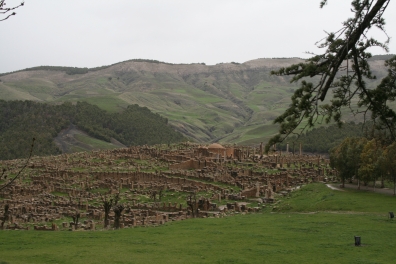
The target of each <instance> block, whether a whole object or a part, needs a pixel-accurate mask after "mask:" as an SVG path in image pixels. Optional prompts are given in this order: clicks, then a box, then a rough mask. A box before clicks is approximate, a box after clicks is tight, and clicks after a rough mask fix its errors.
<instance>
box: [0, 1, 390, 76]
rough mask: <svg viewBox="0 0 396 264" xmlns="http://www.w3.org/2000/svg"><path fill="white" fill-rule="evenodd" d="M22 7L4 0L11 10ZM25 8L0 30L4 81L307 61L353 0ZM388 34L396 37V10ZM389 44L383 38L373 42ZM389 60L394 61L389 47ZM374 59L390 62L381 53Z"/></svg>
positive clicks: (0, 69) (97, 3)
mask: <svg viewBox="0 0 396 264" xmlns="http://www.w3.org/2000/svg"><path fill="white" fill-rule="evenodd" d="M20 1H21V0H18V1H16V0H6V3H7V4H8V7H11V6H13V5H17V4H18V3H20ZM319 2H320V0H210V1H209V0H199V1H196V0H162V1H161V0H139V1H134V0H112V1H108V0H106V1H105V0H25V6H23V7H21V8H19V9H17V10H16V12H17V15H16V16H13V17H11V18H10V19H8V20H6V21H3V22H0V36H1V41H0V73H3V72H9V71H14V70H20V69H24V68H28V67H34V66H41V65H51V66H74V67H96V66H102V65H109V64H113V63H117V62H120V61H125V60H129V59H138V58H142V59H154V60H160V61H165V62H170V63H193V62H205V63H206V64H208V65H212V64H217V63H221V62H231V61H235V62H241V63H242V62H245V61H248V60H253V59H257V58H272V57H302V58H307V57H309V56H310V55H307V54H305V52H306V51H310V52H317V53H319V52H320V50H319V49H317V48H316V46H315V42H317V41H318V40H320V39H322V38H323V37H325V36H326V34H325V32H324V30H325V31H327V32H334V31H336V30H338V29H339V28H340V27H341V22H343V21H344V20H346V18H348V17H351V16H352V13H351V12H350V2H351V0H329V4H328V5H327V6H326V7H325V8H324V9H320V8H319ZM394 2H395V1H393V2H392V3H391V4H389V6H388V8H387V10H386V12H385V19H386V21H387V27H386V29H387V32H388V33H389V35H390V36H391V37H392V34H393V37H394V38H395V37H396V33H395V32H396V12H395V11H396V9H395V7H396V4H395V3H394ZM375 36H376V37H379V38H380V39H382V40H384V39H385V36H384V35H375ZM389 47H390V53H396V42H395V40H394V39H391V42H390V45H389ZM372 53H373V54H385V53H386V52H385V51H383V50H380V49H376V50H373V51H372Z"/></svg>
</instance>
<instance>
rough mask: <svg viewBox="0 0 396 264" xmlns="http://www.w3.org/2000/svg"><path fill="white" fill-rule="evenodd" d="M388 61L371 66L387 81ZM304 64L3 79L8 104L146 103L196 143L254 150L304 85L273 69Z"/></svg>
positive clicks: (266, 62) (133, 67)
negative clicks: (252, 147) (273, 71)
mask: <svg viewBox="0 0 396 264" xmlns="http://www.w3.org/2000/svg"><path fill="white" fill-rule="evenodd" d="M384 59H386V57H378V58H377V59H376V58H375V57H374V58H373V59H372V60H371V65H372V69H373V72H374V74H376V75H377V76H378V77H379V79H380V78H381V77H382V76H384V75H385V74H386V70H385V67H384V66H383V62H384ZM301 61H302V60H301V59H298V58H283V59H282V58H281V59H257V60H252V61H247V62H245V63H242V64H238V63H220V64H217V65H211V66H208V65H204V64H200V63H195V64H170V63H164V62H159V61H151V60H130V61H125V62H120V63H116V64H113V65H110V66H102V67H97V68H92V69H88V68H72V67H51V66H42V67H35V68H30V69H25V70H21V71H17V72H13V73H5V74H1V75H0V79H1V81H0V98H2V99H3V100H33V101H39V102H47V103H54V104H58V103H61V102H76V101H86V102H88V103H91V104H94V105H97V106H99V107H100V108H102V109H104V110H107V111H109V112H113V113H115V112H120V111H122V110H123V109H126V107H127V106H128V105H131V104H138V105H139V106H143V107H147V108H149V109H150V110H151V111H153V112H154V113H158V114H160V115H161V116H163V117H165V118H167V119H168V120H169V124H170V125H171V126H172V127H174V128H175V129H176V130H177V131H179V132H181V133H182V134H183V135H185V136H186V137H188V138H190V139H192V140H194V141H197V142H215V141H220V142H228V143H238V144H253V143H258V142H260V141H266V140H267V139H268V138H269V137H270V136H271V135H273V134H274V133H276V132H277V127H276V126H274V125H273V124H272V122H273V120H274V118H275V117H277V116H278V115H279V114H281V113H282V112H283V111H284V110H285V108H286V107H287V106H288V104H289V102H290V97H291V95H292V93H293V91H294V89H295V88H296V87H297V85H298V84H290V82H289V80H290V78H288V77H277V76H271V75H270V72H271V70H275V69H278V68H279V67H285V66H288V65H290V64H293V63H298V62H301ZM377 82H379V81H378V80H376V81H374V82H373V83H372V85H374V84H375V83H377ZM345 119H346V120H354V119H355V117H352V116H350V115H346V116H345Z"/></svg>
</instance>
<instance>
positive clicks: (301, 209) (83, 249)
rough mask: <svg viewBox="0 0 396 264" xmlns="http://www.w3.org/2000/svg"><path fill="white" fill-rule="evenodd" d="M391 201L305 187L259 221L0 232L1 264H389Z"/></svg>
mask: <svg viewBox="0 0 396 264" xmlns="http://www.w3.org/2000/svg"><path fill="white" fill-rule="evenodd" d="M395 199H396V198H395V197H393V196H386V195H380V194H373V193H367V192H357V191H349V190H348V191H343V192H341V191H333V190H330V189H328V188H327V187H325V186H324V185H321V184H312V185H308V186H305V187H303V188H302V189H301V190H298V191H296V192H294V193H293V194H292V195H291V197H290V198H282V201H281V202H279V203H278V204H276V205H275V207H276V209H272V208H271V207H267V208H266V209H265V210H264V211H263V212H262V213H259V214H247V215H237V216H228V217H225V218H220V219H215V218H209V219H192V220H186V221H181V222H169V223H167V224H166V225H163V226H160V227H152V228H134V229H123V230H118V231H96V232H88V231H86V232H67V231H62V232H38V231H2V232H1V236H0V263H1V261H4V262H8V263H150V262H151V263H394V259H395V257H396V253H395V251H394V248H395V246H396V240H395V239H394V236H393V234H394V233H395V232H396V221H392V220H389V219H388V218H387V213H388V212H389V211H395V209H396V203H395V201H396V200H395ZM274 211H276V212H274ZM354 236H361V239H362V246H361V247H355V246H354Z"/></svg>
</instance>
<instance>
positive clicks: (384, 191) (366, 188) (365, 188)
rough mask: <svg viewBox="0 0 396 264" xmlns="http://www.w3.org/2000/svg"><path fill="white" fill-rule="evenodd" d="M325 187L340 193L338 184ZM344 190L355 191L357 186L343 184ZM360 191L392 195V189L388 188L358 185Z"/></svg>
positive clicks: (340, 189)
mask: <svg viewBox="0 0 396 264" xmlns="http://www.w3.org/2000/svg"><path fill="white" fill-rule="evenodd" d="M326 186H327V187H329V188H330V189H333V190H339V191H342V188H340V187H339V184H326ZM345 188H347V189H355V190H357V189H358V186H357V185H356V184H350V183H345ZM360 190H361V191H368V192H376V193H382V194H387V195H393V189H390V188H374V187H369V186H362V185H360Z"/></svg>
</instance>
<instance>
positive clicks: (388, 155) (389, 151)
mask: <svg viewBox="0 0 396 264" xmlns="http://www.w3.org/2000/svg"><path fill="white" fill-rule="evenodd" d="M381 160H382V162H381V165H382V166H383V169H384V170H385V171H386V172H387V175H388V179H389V180H391V181H393V195H396V142H393V143H392V144H391V145H389V146H387V147H386V149H385V150H384V152H383V154H382V157H381Z"/></svg>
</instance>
